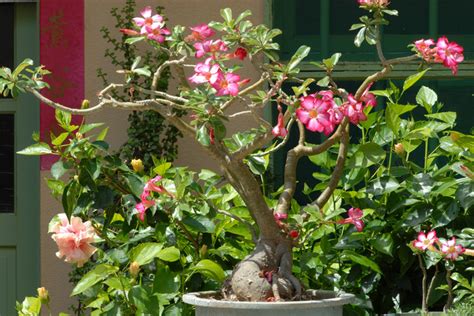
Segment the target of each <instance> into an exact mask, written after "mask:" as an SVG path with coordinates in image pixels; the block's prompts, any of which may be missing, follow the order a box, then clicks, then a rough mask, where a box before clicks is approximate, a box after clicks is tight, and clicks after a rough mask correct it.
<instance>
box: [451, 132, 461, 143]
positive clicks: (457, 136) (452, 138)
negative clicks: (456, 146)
mask: <svg viewBox="0 0 474 316" xmlns="http://www.w3.org/2000/svg"><path fill="white" fill-rule="evenodd" d="M449 136H450V137H451V140H452V141H453V142H457V141H458V140H459V138H460V137H461V136H460V135H459V133H455V132H451V134H450V135H449Z"/></svg>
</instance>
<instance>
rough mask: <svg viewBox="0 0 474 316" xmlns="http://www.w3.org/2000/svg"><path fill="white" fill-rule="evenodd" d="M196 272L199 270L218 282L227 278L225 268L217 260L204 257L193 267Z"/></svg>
mask: <svg viewBox="0 0 474 316" xmlns="http://www.w3.org/2000/svg"><path fill="white" fill-rule="evenodd" d="M191 269H192V270H193V271H195V272H199V273H201V274H203V275H205V276H207V277H208V278H211V279H214V280H216V281H218V282H222V281H224V279H225V273H224V270H222V268H221V266H220V265H219V264H217V263H216V262H214V261H212V260H209V259H204V260H201V261H199V262H198V263H197V264H196V265H195V266H194V267H192V268H191Z"/></svg>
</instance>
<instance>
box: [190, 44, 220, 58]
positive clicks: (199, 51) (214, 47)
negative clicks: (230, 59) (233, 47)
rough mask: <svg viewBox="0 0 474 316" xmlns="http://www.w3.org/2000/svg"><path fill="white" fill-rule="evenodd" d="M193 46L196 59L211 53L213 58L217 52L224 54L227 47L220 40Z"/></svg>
mask: <svg viewBox="0 0 474 316" xmlns="http://www.w3.org/2000/svg"><path fill="white" fill-rule="evenodd" d="M193 46H194V48H195V49H196V58H201V57H202V56H204V55H205V54H207V53H211V54H212V55H213V57H214V56H215V54H216V53H217V52H225V51H227V50H228V48H227V45H226V44H225V43H224V42H223V41H221V40H215V41H205V42H202V43H195V44H194V45H193Z"/></svg>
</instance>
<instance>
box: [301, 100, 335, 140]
mask: <svg viewBox="0 0 474 316" xmlns="http://www.w3.org/2000/svg"><path fill="white" fill-rule="evenodd" d="M322 97H323V98H318V97H316V95H314V94H313V95H309V96H306V97H301V98H300V100H301V107H299V108H298V109H296V116H297V117H298V120H300V122H301V123H303V124H304V125H306V128H307V129H309V130H310V131H312V132H316V131H317V132H324V134H325V135H329V134H330V133H331V132H332V131H333V130H334V124H333V123H332V122H331V118H330V115H329V113H328V110H329V109H330V108H332V104H331V103H330V102H328V101H326V100H325V99H324V98H327V96H325V95H322Z"/></svg>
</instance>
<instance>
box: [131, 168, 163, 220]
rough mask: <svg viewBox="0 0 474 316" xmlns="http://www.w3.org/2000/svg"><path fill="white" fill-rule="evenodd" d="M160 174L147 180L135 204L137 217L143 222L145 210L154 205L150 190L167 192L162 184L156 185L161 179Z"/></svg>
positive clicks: (161, 192)
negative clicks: (138, 201)
mask: <svg viewBox="0 0 474 316" xmlns="http://www.w3.org/2000/svg"><path fill="white" fill-rule="evenodd" d="M161 179H162V178H161V176H159V175H158V176H156V177H154V178H153V179H151V180H149V181H148V182H147V183H146V184H145V187H144V188H143V192H142V194H141V195H140V200H141V201H140V203H138V204H137V205H135V209H136V210H137V212H138V218H139V219H140V220H141V221H142V222H143V221H144V220H145V212H146V210H147V209H149V208H150V207H152V206H153V205H155V200H154V199H153V197H152V196H151V192H156V193H160V194H163V193H165V194H168V195H170V193H168V191H166V189H165V188H164V187H163V186H162V185H158V184H157V183H158V182H160V181H161Z"/></svg>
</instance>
